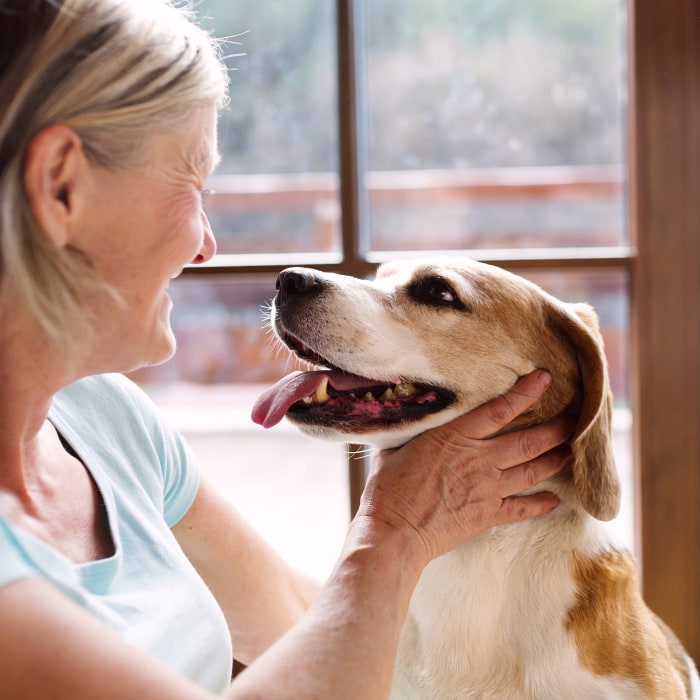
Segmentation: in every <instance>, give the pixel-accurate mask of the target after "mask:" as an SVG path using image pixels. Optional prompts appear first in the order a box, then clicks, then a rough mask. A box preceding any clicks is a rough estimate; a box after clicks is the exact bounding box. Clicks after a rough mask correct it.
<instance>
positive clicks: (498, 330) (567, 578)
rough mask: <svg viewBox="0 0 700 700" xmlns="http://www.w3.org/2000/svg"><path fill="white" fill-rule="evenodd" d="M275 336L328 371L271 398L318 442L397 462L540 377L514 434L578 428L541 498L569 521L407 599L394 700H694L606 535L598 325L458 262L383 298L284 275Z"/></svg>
mask: <svg viewBox="0 0 700 700" xmlns="http://www.w3.org/2000/svg"><path fill="white" fill-rule="evenodd" d="M271 312H272V324H273V327H274V330H275V332H276V334H277V336H278V337H279V338H280V339H281V341H282V342H283V343H285V344H286V345H287V346H288V347H289V348H291V350H293V351H294V352H295V353H296V354H297V355H298V356H299V357H300V358H302V359H304V360H307V361H308V362H310V363H311V364H313V365H315V366H317V367H318V369H316V370H313V371H310V372H295V373H292V374H291V375H289V376H288V377H286V378H284V379H282V380H280V382H278V383H277V384H276V385H275V386H274V387H272V388H271V389H269V390H268V391H267V392H265V394H263V395H262V396H261V397H260V399H258V402H257V403H256V405H255V407H254V409H253V419H254V420H255V421H256V422H258V423H260V424H262V425H264V426H265V427H271V426H272V425H274V424H276V423H277V422H279V421H280V420H281V419H282V417H283V416H285V415H286V416H287V418H288V419H289V420H290V421H291V422H292V423H294V424H295V425H297V426H298V427H299V428H300V429H301V430H302V431H304V432H306V433H308V434H310V435H314V436H317V437H321V438H325V439H333V440H341V441H345V442H353V443H367V444H370V445H375V446H379V447H394V446H398V445H400V444H403V443H405V442H407V441H408V440H409V439H410V438H411V437H413V436H414V435H416V434H418V433H420V432H422V431H424V430H427V429H428V428H431V427H434V426H437V425H439V424H441V423H444V422H446V421H448V420H450V419H452V418H454V417H455V416H456V415H458V414H461V413H464V412H466V411H469V410H470V409H472V408H474V407H476V406H478V405H479V404H482V403H484V402H485V401H487V400H489V399H491V398H493V397H495V396H498V395H500V394H503V393H505V392H506V391H507V390H508V389H509V388H510V387H511V386H512V385H513V383H514V382H515V380H516V379H517V378H518V377H520V376H522V375H524V374H527V373H529V372H531V371H532V370H534V369H536V368H546V369H548V370H549V371H550V373H551V375H552V384H551V386H550V388H549V390H548V391H547V392H546V394H545V395H544V397H543V398H542V399H541V400H540V401H539V402H538V404H537V405H536V406H534V407H533V408H532V409H530V410H529V411H527V412H526V413H524V414H523V415H521V416H520V417H519V418H518V419H517V420H516V423H515V424H514V425H511V426H509V429H516V428H519V427H524V426H527V425H534V424H537V423H540V422H543V421H546V420H548V419H550V418H552V417H553V416H556V415H558V414H560V413H562V412H565V411H567V412H573V413H574V414H575V415H576V416H577V427H576V429H575V432H574V435H573V438H572V451H573V459H572V463H571V466H570V468H567V469H566V470H564V472H562V473H561V474H559V475H557V476H556V477H554V478H553V479H550V480H549V481H547V482H545V483H544V484H542V485H541V486H540V487H539V488H540V489H541V490H548V491H552V492H554V493H556V494H557V495H558V496H559V498H560V501H561V502H560V505H559V507H558V508H556V509H555V510H554V511H552V512H551V513H549V514H548V515H546V516H543V517H541V518H536V519H533V520H529V521H526V522H521V523H516V524H511V525H505V526H501V527H496V528H493V529H491V530H488V531H486V532H484V533H483V534H481V535H479V536H478V537H476V538H474V539H473V540H471V541H469V542H467V543H466V544H464V545H462V546H461V547H459V548H457V549H456V550H454V551H452V552H450V553H449V554H446V555H444V556H442V557H440V558H439V559H436V560H435V561H433V562H432V563H431V564H429V565H428V567H427V568H426V569H425V571H424V572H423V574H422V576H421V578H420V580H419V582H418V586H417V588H416V590H415V593H414V595H413V597H412V600H411V604H410V610H409V614H408V617H407V619H406V622H405V625H404V628H403V632H402V636H401V642H400V646H399V651H398V655H397V662H396V671H395V676H394V685H393V689H392V695H391V698H393V699H394V700H418V699H421V700H455V699H457V698H459V699H460V700H464V699H467V698H479V699H480V700H490V699H494V700H495V699H498V700H505V699H508V700H568V699H569V698H576V699H580V700H584V699H591V700H593V699H595V700H601V699H605V698H616V699H620V698H629V699H630V700H632V699H634V700H640V699H642V698H643V699H648V700H652V699H654V700H675V699H680V698H700V678H699V677H698V672H697V670H696V668H695V665H694V664H693V662H692V661H691V659H690V658H689V657H688V655H687V654H686V653H685V651H684V649H683V648H682V646H681V645H680V643H679V642H678V640H677V639H676V638H675V637H674V635H673V633H672V632H671V631H670V630H669V629H668V628H667V627H666V625H664V624H663V623H662V622H661V621H660V620H659V619H658V618H656V617H655V616H654V614H653V613H652V612H651V611H650V610H649V609H648V608H647V607H646V605H645V603H644V602H643V600H642V598H641V595H640V593H639V588H638V581H637V574H636V566H635V562H634V560H633V558H632V556H631V555H630V553H629V552H628V551H626V550H625V548H624V547H623V546H622V545H621V544H620V543H619V542H617V541H616V540H615V538H614V535H613V534H612V533H611V532H610V530H609V529H607V528H606V526H605V524H604V521H609V520H611V519H612V518H614V517H615V515H616V514H617V511H618V507H619V499H620V484H619V480H618V476H617V472H616V469H615V464H614V461H613V455H612V448H611V425H610V422H611V411H612V395H611V392H610V389H609V382H608V374H607V367H606V361H605V355H604V353H603V344H602V339H601V335H600V332H599V329H598V320H597V317H596V315H595V313H594V311H593V310H592V308H591V307H589V306H588V305H586V304H567V303H564V302H562V301H559V300H558V299H556V298H554V297H552V296H550V295H549V294H547V293H546V292H544V291H543V290H541V289H540V288H539V287H537V286H536V285H534V284H532V283H530V282H528V281H527V280H525V279H523V278H521V277H519V276H516V275H513V274H511V273H508V272H506V271H504V270H501V269H499V268H497V267H494V266H491V265H486V264H483V263H478V262H475V261H473V260H471V259H467V258H464V259H461V258H449V259H441V258H433V259H423V260H418V261H408V260H405V261H398V262H393V263H389V264H385V265H383V266H382V267H381V268H380V269H379V271H378V273H377V275H376V278H375V280H373V281H367V280H358V279H355V278H351V277H346V276H341V275H336V274H328V273H322V272H318V271H315V270H310V269H306V268H290V269H287V270H285V271H283V272H282V273H281V274H280V275H279V279H278V285H277V295H276V297H275V299H274V301H273V304H272V308H271Z"/></svg>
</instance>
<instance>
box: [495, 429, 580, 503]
mask: <svg viewBox="0 0 700 700" xmlns="http://www.w3.org/2000/svg"><path fill="white" fill-rule="evenodd" d="M571 432H572V425H571V421H570V420H569V419H568V418H565V417H562V416H559V417H557V418H553V419H552V420H550V421H547V422H546V423H542V424H541V425H535V426H532V427H530V428H524V429H522V430H516V431H514V432H512V433H507V434H505V435H499V436H498V437H495V438H491V439H490V440H486V441H484V443H483V445H484V448H485V450H488V457H486V458H485V461H491V463H492V464H493V466H494V467H496V468H497V469H500V470H502V471H503V470H508V469H511V468H514V467H518V466H519V465H527V464H532V463H534V461H535V460H537V458H539V457H540V456H541V455H545V454H547V453H549V452H550V451H551V450H553V449H554V448H556V447H558V446H560V445H562V444H563V443H565V442H566V441H567V440H568V439H569V438H570V437H571ZM545 464H546V461H545ZM540 481H541V479H540ZM531 486H534V483H533V484H531ZM521 490H522V489H521Z"/></svg>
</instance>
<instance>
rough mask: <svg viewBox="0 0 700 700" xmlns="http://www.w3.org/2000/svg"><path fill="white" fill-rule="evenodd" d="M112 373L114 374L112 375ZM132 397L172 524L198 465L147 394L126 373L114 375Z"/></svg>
mask: <svg viewBox="0 0 700 700" xmlns="http://www.w3.org/2000/svg"><path fill="white" fill-rule="evenodd" d="M113 376H114V375H113ZM114 380H115V382H117V383H118V384H119V385H120V387H121V389H122V390H123V391H125V392H126V393H127V394H128V395H129V398H130V400H131V401H133V403H134V405H135V407H136V410H137V413H138V416H139V419H140V423H141V425H142V426H143V429H145V431H146V433H147V435H148V438H149V440H150V441H151V443H152V446H153V448H154V450H155V454H156V456H157V463H158V466H159V468H160V476H161V479H162V480H161V486H162V498H163V502H162V507H163V517H164V518H165V521H166V522H167V524H168V525H169V526H170V527H172V526H173V525H175V523H177V522H178V521H179V520H180V519H181V518H182V516H183V515H184V514H185V513H186V512H187V511H188V510H189V508H190V506H191V505H192V502H193V501H194V498H195V496H196V495H197V489H198V488H199V468H198V466H197V461H196V458H195V456H194V454H193V453H192V450H191V449H190V447H189V445H188V444H187V442H186V441H185V440H184V438H183V437H182V435H181V434H180V433H179V432H178V431H177V430H176V429H175V427H174V426H172V425H171V424H169V423H168V422H167V421H165V420H164V419H163V418H162V416H161V414H160V412H159V410H158V408H157V407H156V405H155V404H154V403H153V401H152V400H151V399H150V397H149V396H148V395H147V394H146V393H145V392H144V391H143V390H142V389H141V388H139V387H138V386H137V385H136V384H135V383H134V382H132V381H131V380H129V379H127V378H126V377H123V376H120V375H116V376H114Z"/></svg>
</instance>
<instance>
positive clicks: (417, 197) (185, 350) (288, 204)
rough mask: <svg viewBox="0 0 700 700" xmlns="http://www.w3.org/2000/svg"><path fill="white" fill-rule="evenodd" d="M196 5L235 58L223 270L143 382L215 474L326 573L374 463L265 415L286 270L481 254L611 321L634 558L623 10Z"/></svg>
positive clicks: (180, 298)
mask: <svg viewBox="0 0 700 700" xmlns="http://www.w3.org/2000/svg"><path fill="white" fill-rule="evenodd" d="M198 8H199V11H200V13H201V14H203V15H205V16H208V17H209V18H210V19H208V20H207V22H209V24H210V26H212V27H214V28H215V31H216V34H217V35H219V36H234V37H235V38H234V39H233V41H235V42H236V43H235V44H230V45H229V47H228V48H227V51H228V52H229V53H231V54H236V53H240V54H241V55H240V56H237V57H232V58H231V59H229V60H230V63H231V66H232V67H233V68H235V71H234V72H233V73H232V76H231V77H232V86H231V106H230V109H229V110H228V111H227V112H226V113H225V114H224V115H223V118H222V120H221V129H220V141H221V144H220V147H221V149H222V152H223V156H224V159H223V162H222V165H221V166H220V168H219V170H218V172H217V174H216V175H215V176H213V177H212V182H211V188H212V189H213V190H214V191H215V194H214V195H212V196H211V198H210V199H209V201H208V203H207V211H208V214H209V216H210V219H211V221H212V226H213V229H214V231H215V233H216V234H217V238H218V241H219V253H220V254H219V255H218V256H217V258H216V259H215V260H214V261H212V263H211V264H210V265H208V266H206V267H204V268H200V269H192V270H189V271H188V272H187V274H186V275H185V276H183V278H181V279H180V280H178V281H177V282H176V283H175V284H174V285H172V289H173V293H174V296H175V307H174V312H173V325H174V328H175V332H176V335H177V337H178V343H179V350H178V353H177V354H176V356H175V357H174V358H173V360H171V361H170V362H168V363H166V364H165V365H162V366H160V367H156V368H149V369H147V370H142V371H140V372H138V373H136V374H135V378H136V379H137V380H138V381H139V382H141V383H142V384H143V385H144V386H145V387H146V388H147V389H148V391H149V392H150V393H151V394H152V396H153V397H154V398H155V399H156V401H157V402H158V403H160V404H161V405H162V406H163V407H164V409H165V410H166V411H167V412H169V413H170V415H171V416H172V418H173V419H174V420H175V421H176V423H178V424H179V425H180V427H181V428H182V429H183V431H184V432H185V434H186V435H187V437H188V438H189V440H190V441H191V443H192V444H193V446H194V448H195V450H196V451H197V453H198V454H199V456H200V461H201V462H202V464H203V467H204V468H206V469H209V470H211V471H212V475H213V476H214V478H216V479H217V480H218V482H219V483H220V484H221V488H222V489H225V490H226V492H227V493H228V494H230V496H231V498H232V499H233V500H234V502H235V503H236V504H237V505H238V506H239V507H240V508H241V510H243V511H244V513H246V515H248V516H249V517H250V518H251V519H252V520H253V521H254V522H255V524H256V525H257V526H258V527H259V528H260V529H261V531H262V532H263V534H265V535H266V536H267V537H268V538H269V539H270V540H271V541H272V542H273V544H275V545H276V546H277V547H278V548H280V549H281V550H282V551H283V552H284V553H285V554H286V555H287V556H288V557H289V558H290V559H291V560H292V561H293V562H295V563H297V564H298V565H299V566H302V567H304V568H306V569H308V570H310V571H311V572H313V573H316V574H319V575H322V574H324V573H326V572H327V571H328V569H329V568H330V565H331V564H332V562H333V559H334V557H335V555H336V553H337V551H338V548H339V546H340V543H341V541H342V537H343V532H344V529H345V525H346V523H347V521H348V518H349V515H350V511H351V502H352V501H353V500H354V499H356V497H357V493H358V488H359V487H358V484H360V483H361V481H362V460H361V459H358V458H356V457H352V455H350V456H349V454H348V452H347V451H346V450H345V448H343V447H341V446H338V445H332V444H324V443H316V442H311V441H310V440H308V439H307V438H303V437H301V436H299V435H297V434H296V432H295V431H294V430H293V429H291V428H288V427H286V426H278V427H277V428H275V429H274V430H272V431H267V432H264V431H263V430H262V429H260V428H257V427H256V426H254V425H253V424H252V423H251V421H250V419H249V410H250V407H251V405H252V402H253V400H254V398H255V396H256V395H257V392H259V391H261V390H262V388H264V386H266V385H267V384H269V383H271V382H273V381H274V380H276V379H277V378H278V377H279V376H281V374H282V373H284V372H286V371H288V370H289V369H291V368H293V366H294V365H293V363H291V361H290V360H289V358H288V357H287V356H286V355H285V354H284V353H281V352H280V351H279V350H278V349H277V348H276V347H275V346H274V345H273V343H272V340H271V338H270V333H269V331H268V330H266V328H265V327H264V321H263V315H264V308H263V307H264V305H265V302H266V301H267V300H269V299H270V298H271V297H272V296H273V294H274V280H275V275H276V272H277V271H279V270H280V269H282V268H283V267H285V266H287V265H290V264H304V265H310V266H315V267H321V268H323V269H327V270H333V271H339V272H345V273H348V274H355V275H367V274H370V273H371V271H372V270H373V268H374V266H375V265H376V264H377V263H379V262H381V261H382V260H384V259H390V258H392V257H395V256H424V255H427V254H429V253H430V252H433V251H443V250H459V251H465V252H467V253H468V254H471V255H473V256H474V257H477V258H480V259H482V260H484V261H486V262H493V263H496V264H499V265H503V266H504V267H506V268H509V269H511V270H513V271H515V272H518V273H520V274H523V275H525V276H527V277H529V278H530V279H532V280H534V281H535V282H537V283H538V284H540V285H541V286H543V287H544V288H545V289H547V290H548V291H551V292H552V293H554V294H556V295H557V296H559V297H561V298H563V299H566V300H571V301H589V302H590V303H592V304H593V305H594V306H595V307H596V309H597V311H598V313H599V315H600V317H601V322H602V326H603V333H604V336H605V340H606V347H607V350H608V357H609V362H610V366H611V374H612V381H613V386H614V389H615V393H616V412H615V431H616V432H615V434H616V441H617V443H616V449H617V455H618V462H619V466H620V468H621V471H622V472H623V476H624V477H625V481H626V485H625V492H626V494H627V500H626V501H625V504H624V510H623V513H622V515H621V517H620V519H619V520H618V524H619V526H620V529H621V531H622V532H623V535H624V537H625V538H626V539H627V541H628V542H629V543H630V544H631V545H632V546H634V544H635V543H634V528H633V501H634V491H633V488H632V486H633V478H632V460H631V443H630V426H631V413H630V391H629V388H630V382H629V361H628V358H629V354H630V351H629V348H630V344H629V309H630V307H629V290H630V277H629V275H630V267H631V260H632V254H631V250H630V246H629V236H628V231H627V213H626V210H625V199H624V197H625V187H626V183H625V181H624V173H625V170H626V163H625V146H624V144H625V142H626V133H625V105H626V92H625V85H626V65H625V64H626V62H625V40H624V39H625V26H626V17H625V8H624V6H623V5H622V3H621V2H619V1H618V0H580V1H579V2H577V3H571V2H568V1H567V0H532V1H531V2H528V3H522V2H518V0H497V1H494V2H489V3H484V2H483V1H478V0H458V1H457V0H431V1H429V2H427V1H426V0H372V2H366V3H362V2H353V1H352V0H338V2H337V3H333V2H331V0H299V1H298V2H295V3H294V5H293V9H292V5H291V4H289V3H286V4H285V3H280V2H278V1H276V0H255V2H253V1H252V0H239V1H238V2H236V3H229V2H227V1H226V0H202V1H201V2H200V3H198ZM348 474H350V477H351V478H349V476H348ZM275 515H279V516H280V517H279V519H276V518H275V517H274V516H275Z"/></svg>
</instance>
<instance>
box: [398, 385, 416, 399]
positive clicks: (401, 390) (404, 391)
mask: <svg viewBox="0 0 700 700" xmlns="http://www.w3.org/2000/svg"><path fill="white" fill-rule="evenodd" d="M417 391H418V389H416V387H415V386H414V385H413V384H397V385H396V386H395V387H394V394H396V396H413V394H415V393H417Z"/></svg>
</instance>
